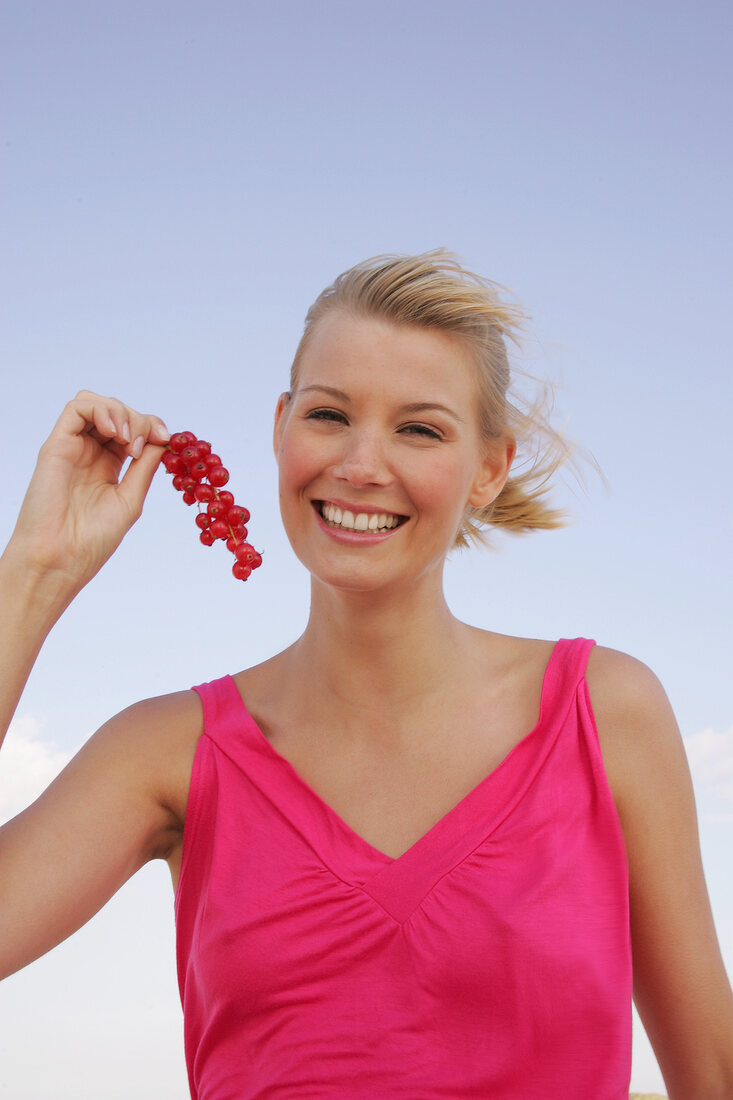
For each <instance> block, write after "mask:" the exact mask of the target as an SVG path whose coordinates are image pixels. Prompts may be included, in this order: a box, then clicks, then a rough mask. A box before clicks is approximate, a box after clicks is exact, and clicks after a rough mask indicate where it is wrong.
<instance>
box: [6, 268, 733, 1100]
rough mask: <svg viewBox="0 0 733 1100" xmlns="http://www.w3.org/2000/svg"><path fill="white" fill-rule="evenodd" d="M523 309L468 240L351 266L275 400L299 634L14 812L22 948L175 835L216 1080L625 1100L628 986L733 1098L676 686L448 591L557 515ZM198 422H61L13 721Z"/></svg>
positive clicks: (31, 536)
mask: <svg viewBox="0 0 733 1100" xmlns="http://www.w3.org/2000/svg"><path fill="white" fill-rule="evenodd" d="M518 319H519V318H518V315H517V313H516V311H515V310H513V309H511V308H509V307H508V306H507V305H506V304H504V303H503V301H502V298H501V296H500V295H499V294H498V293H497V290H496V288H495V287H493V285H492V284H490V283H488V282H487V281H485V280H483V279H480V278H478V277H476V276H474V275H472V274H471V273H469V272H467V271H465V270H464V269H463V268H461V266H460V265H459V264H458V263H457V262H456V261H455V260H453V259H452V258H451V257H450V256H448V255H445V254H442V253H431V254H427V255H424V256H416V257H380V258H377V259H375V260H372V261H368V262H367V263H365V264H361V265H358V266H357V267H355V268H353V269H351V270H350V271H348V272H346V273H345V274H344V275H343V276H341V277H340V278H339V279H338V280H336V282H335V283H334V285H333V286H332V287H329V288H328V289H327V290H326V291H324V293H323V294H322V295H321V296H320V297H319V299H318V300H317V301H316V303H315V305H314V306H313V307H312V309H311V310H310V312H309V314H308V318H307V321H306V328H305V333H304V336H303V339H302V341H301V344H300V346H299V348H298V350H297V353H296V356H295V360H294V364H293V369H292V377H291V380H290V388H289V390H288V392H287V393H284V394H283V395H282V396H281V398H280V400H279V402H278V406H277V410H276V416H275V432H274V446H275V455H276V459H277V463H278V467H279V478H280V504H281V511H282V516H283V521H284V524H285V528H286V530H287V533H288V536H289V538H290V541H291V543H292V546H293V549H294V551H295V553H296V554H297V556H298V557H299V559H300V560H301V562H303V563H304V564H305V566H306V567H307V569H308V570H309V572H310V576H311V608H310V615H309V619H308V622H307V625H306V627H305V630H304V632H303V634H302V635H301V637H300V638H299V639H298V641H296V642H295V643H294V644H293V645H292V646H291V647H290V648H288V649H286V650H285V651H284V652H282V653H279V654H277V655H276V656H274V657H272V658H271V659H270V660H268V661H265V662H264V664H261V665H258V666H257V667H255V668H250V669H246V670H244V671H242V672H239V673H237V674H236V675H234V676H223V677H222V678H221V679H219V680H216V681H214V682H212V683H210V684H205V685H200V686H198V687H197V688H196V690H195V691H190V690H185V691H181V692H180V693H178V694H175V695H171V696H166V697H162V698H156V699H150V700H147V701H145V702H142V703H139V704H137V705H136V706H133V707H132V708H130V709H129V710H127V711H125V712H123V713H122V714H119V715H117V716H116V717H114V718H112V719H111V721H110V722H108V723H107V724H106V725H105V726H104V727H103V728H102V729H101V730H100V731H99V732H98V733H97V734H96V735H95V736H94V737H93V738H92V739H91V740H90V741H89V743H88V744H87V745H86V746H85V747H84V748H83V749H82V751H81V752H80V753H79V755H78V756H77V757H76V758H75V760H73V761H72V763H71V764H70V765H69V766H68V767H67V769H66V770H65V771H64V772H63V773H62V775H61V776H60V777H59V778H58V779H57V780H56V781H55V783H53V785H52V786H51V787H50V788H49V790H48V791H47V792H46V793H45V794H44V795H43V796H42V797H41V798H40V799H39V800H38V801H37V802H36V803H35V804H34V805H33V806H31V807H30V808H29V809H28V810H26V811H25V812H24V813H23V814H21V815H20V816H19V817H17V818H16V819H15V820H13V821H11V822H10V823H9V824H8V825H6V826H5V827H4V828H3V830H2V832H1V833H0V889H2V896H3V905H2V911H1V914H0V920H1V921H2V925H1V929H0V972H1V973H2V974H8V973H11V972H13V971H15V970H17V969H18V968H19V967H22V966H23V965H25V964H26V963H28V962H30V961H31V960H32V959H34V958H36V957H37V956H38V955H40V954H42V953H43V952H45V951H47V950H49V949H50V948H51V947H53V946H54V945H55V944H56V943H58V942H59V941H60V940H62V939H64V937H66V936H68V935H69V934H70V933H72V932H73V931H74V930H75V929H76V928H78V927H79V926H80V925H81V924H83V923H84V922H85V921H86V920H88V919H89V917H91V916H92V914H93V913H95V912H96V911H97V910H98V909H99V908H100V907H101V906H102V905H103V904H104V903H105V901H106V900H107V899H108V898H109V897H110V896H111V895H112V894H113V893H114V892H115V890H117V889H118V887H119V886H120V885H121V884H122V883H123V882H124V881H125V880H126V879H127V878H128V877H129V876H130V875H132V874H133V873H134V872H135V871H136V870H137V869H138V868H139V867H140V866H141V865H142V864H144V863H145V862H146V861H148V860H150V859H155V858H159V859H166V860H167V861H168V863H169V865H170V868H171V873H172V876H173V882H174V885H175V887H176V890H177V893H176V922H177V938H178V964H179V981H180V987H181V996H182V1001H183V1007H184V1020H185V1041H186V1056H187V1063H188V1071H189V1080H190V1086H191V1095H192V1097H194V1098H197V1100H244V1098H255V1097H257V1098H272V1100H276V1098H277V1100H285V1098H288V1100H295V1098H298V1100H302V1098H304V1097H314V1098H316V1097H317V1098H319V1100H323V1098H326V1097H338V1098H340V1100H343V1098H346V1097H348V1098H357V1097H358V1098H367V1097H369V1098H373V1097H375V1096H379V1097H395V1098H397V1097H400V1098H410V1100H433V1098H438V1097H440V1098H449V1097H450V1098H455V1097H492V1098H497V1100H517V1098H519V1097H521V1098H522V1100H533V1098H536V1100H552V1098H559V1097H562V1098H563V1100H568V1098H577V1100H581V1098H582V1100H588V1098H589V1097H591V1096H592V1097H593V1098H594V1100H621V1098H622V1097H623V1098H624V1100H626V1097H627V1096H628V1088H629V1076H630V1041H631V1040H630V1036H631V1016H630V1013H631V1000H632V992H633V995H634V996H635V998H636V1002H637V1004H638V1007H639V1010H640V1012H641V1015H642V1018H643V1020H644V1023H645V1025H646V1028H647V1030H648V1033H649V1035H650V1037H651V1040H652V1043H653V1045H654V1049H655V1052H656V1054H657V1057H658V1059H659V1062H660V1065H661V1068H662V1071H663V1074H664V1076H665V1081H666V1083H667V1086H668V1089H669V1094H670V1097H673V1098H675V1100H701V1098H706V1100H714V1098H720V1100H722V1098H723V1097H730V1096H731V1095H733V1000H732V998H731V991H730V987H729V984H728V981H727V978H726V974H725V971H724V968H723V964H722V961H721V957H720V953H719V949H718V945H717V940H716V935H715V930H714V927H713V922H712V917H711V913H710V907H709V903H708V899H707V894H706V889H705V884H704V880H703V874H702V868H701V861H700V853H699V848H698V841H697V829H696V821H695V809H694V802H693V796H692V791H691V785H690V779H689V775H688V771H687V767H686V763H685V755H684V751H683V748H682V744H681V740H680V737H679V734H678V731H677V728H676V725H675V721H674V718H673V716H672V714H671V712H670V708H669V705H668V703H667V701H666V698H665V696H664V693H663V691H662V689H661V687H660V686H659V684H658V682H657V681H656V679H655V678H654V676H653V675H652V673H651V672H649V670H648V669H646V668H645V667H644V666H642V665H640V664H639V663H638V662H637V661H635V660H633V659H632V658H630V657H627V656H625V655H624V654H621V653H617V652H613V651H610V650H605V649H602V648H600V647H598V646H595V645H594V644H593V642H592V641H590V640H585V639H574V640H561V641H559V642H556V643H553V642H549V641H537V640H530V639H526V638H515V637H507V636H503V635H499V634H495V633H492V632H491V631H489V630H479V629H477V628H475V627H471V626H467V625H466V624H464V623H462V622H460V621H458V620H457V619H456V618H455V617H454V616H453V615H452V613H451V611H450V610H449V608H448V606H447V603H446V600H445V597H444V593H443V587H442V573H443V565H444V562H445V560H446V556H447V555H448V554H449V552H450V551H451V550H452V549H453V547H454V546H455V545H461V544H465V543H466V542H469V541H476V540H477V539H480V538H481V536H482V533H483V532H484V531H486V530H487V529H488V528H490V526H491V525H494V526H505V527H510V528H513V529H514V530H518V531H531V530H533V529H535V528H540V527H552V526H555V525H556V524H557V522H558V517H557V516H556V515H555V514H554V513H553V512H552V511H551V510H550V509H549V508H548V506H547V504H546V503H545V497H544V492H545V489H546V487H547V480H548V477H550V476H551V473H552V472H553V470H554V468H555V467H556V466H557V464H558V462H559V461H560V460H561V458H562V457H563V455H562V452H563V445H562V441H561V440H560V439H559V438H558V437H557V436H556V435H555V434H554V433H553V432H552V429H551V428H550V427H549V426H548V425H547V424H546V422H545V421H543V420H542V418H541V417H539V415H537V414H532V413H527V412H524V413H521V412H520V411H519V410H518V409H517V408H516V407H514V406H513V405H512V403H511V401H510V399H509V397H508V390H509V383H510V377H509V365H508V359H507V353H506V346H505V345H506V341H507V340H511V339H513V337H514V334H515V329H516V325H517V322H518ZM167 439H168V433H167V430H166V428H165V426H164V424H163V422H162V421H161V420H159V419H158V418H156V417H153V416H148V415H142V414H140V413H138V412H136V411H135V410H134V409H131V408H130V407H128V406H127V405H125V404H124V403H122V402H121V401H118V400H113V399H110V398H104V397H100V396H97V395H94V394H91V393H86V392H85V393H81V394H79V395H78V396H77V397H76V398H75V399H74V400H73V401H72V402H70V404H69V405H68V406H67V407H66V409H65V410H64V412H63V413H62V415H61V418H60V419H59V421H58V424H57V425H56V427H55V428H54V430H53V432H52V434H51V436H50V438H49V439H48V441H47V442H46V443H45V444H44V446H43V448H42V450H41V453H40V456H39V461H38V466H37V469H36V472H35V474H34V476H33V480H32V482H31V485H30V488H29V490H28V494H27V496H26V499H25V501H24V504H23V507H22V510H21V514H20V518H19V520H18V524H17V527H16V530H15V532H14V534H13V537H12V539H11V541H10V544H9V546H8V548H7V550H6V552H5V554H4V556H3V558H2V561H1V563H0V586H1V591H2V606H3V610H4V615H3V638H2V647H3V649H2V673H3V697H2V699H3V709H4V722H5V726H7V723H8V722H9V721H10V718H11V716H12V713H13V711H14V709H15V706H16V704H17V701H18V698H19V697H20V694H21V692H22V690H23V685H24V683H25V680H26V678H27V676H28V673H29V671H30V669H31V667H32V664H33V662H34V659H35V657H36V655H37V653H38V651H39V649H40V647H41V645H42V643H43V641H44V639H45V637H46V634H47V633H48V631H49V630H50V628H51V626H52V625H53V623H54V622H55V621H56V620H57V619H58V617H59V616H60V615H61V614H62V612H63V610H64V609H65V607H66V606H67V605H68V604H69V602H70V601H71V600H72V599H73V598H74V596H75V595H76V594H77V593H78V592H79V590H80V589H81V588H82V587H83V586H84V585H85V584H86V583H87V581H88V580H89V579H90V578H91V577H92V576H93V575H94V574H95V573H96V572H97V570H98V569H100V568H101V566H102V565H103V564H104V562H105V561H106V560H107V559H108V558H109V556H110V555H111V554H112V553H113V552H114V550H115V548H116V547H117V545H118V544H119V542H120V540H121V539H122V537H123V536H124V534H125V532H126V531H127V529H128V528H129V527H130V526H131V525H132V523H134V521H135V520H136V518H137V517H138V516H139V514H140V511H141V509H142V505H143V501H144V498H145V494H146V492H147V489H148V487H149V485H150V483H151V480H152V478H153V476H154V473H155V470H156V467H157V465H158V463H159V461H160V457H161V455H162V454H163V450H164V446H165V443H166V441H167ZM517 452H519V453H520V454H521V455H524V456H527V455H530V456H533V461H530V462H529V464H527V463H526V462H525V464H524V465H523V466H522V472H521V473H519V474H518V475H516V476H515V475H514V473H513V470H514V469H516V464H515V456H516V454H517ZM128 457H129V458H132V462H131V464H130V466H129V468H128V469H127V472H126V473H125V474H124V477H122V479H121V480H118V479H119V477H120V473H121V470H122V467H123V465H124V462H125V460H126V459H127V458H128ZM184 825H185V829H184ZM632 953H633V964H634V965H633V975H632Z"/></svg>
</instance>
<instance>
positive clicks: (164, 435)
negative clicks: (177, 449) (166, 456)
mask: <svg viewBox="0 0 733 1100" xmlns="http://www.w3.org/2000/svg"><path fill="white" fill-rule="evenodd" d="M155 426H156V429H157V434H158V437H159V439H162V440H163V441H164V442H165V443H167V442H168V440H169V439H170V437H171V433H170V432H169V431H168V429H167V428H166V426H165V424H164V423H163V421H162V420H159V421H158V423H157V424H156V425H155Z"/></svg>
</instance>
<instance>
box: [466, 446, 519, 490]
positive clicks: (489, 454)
mask: <svg viewBox="0 0 733 1100" xmlns="http://www.w3.org/2000/svg"><path fill="white" fill-rule="evenodd" d="M516 453H517V443H516V440H515V439H514V438H513V436H502V438H501V439H497V440H496V442H495V443H492V444H491V446H490V447H488V448H487V451H486V454H485V455H484V457H483V460H482V462H481V467H480V469H479V472H478V474H477V475H476V478H475V480H474V482H473V485H472V487H471V492H470V494H469V497H468V501H467V503H468V504H470V505H471V507H472V508H486V506H487V505H488V504H491V502H492V501H494V500H496V498H497V497H498V495H499V493H500V492H501V490H502V489H503V488H504V486H505V484H506V480H507V478H508V477H509V471H510V469H511V466H512V462H513V461H514V456H515V454H516Z"/></svg>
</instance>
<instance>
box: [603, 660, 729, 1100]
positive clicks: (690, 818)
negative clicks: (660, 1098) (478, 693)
mask: <svg viewBox="0 0 733 1100" xmlns="http://www.w3.org/2000/svg"><path fill="white" fill-rule="evenodd" d="M587 681H588V688H589V691H590V695H591V700H592V703H593V710H594V713H595V716H596V721H597V725H598V732H599V737H600V741H601V749H602V752H603V758H604V762H605V765H606V771H607V773H608V778H609V782H610V784H611V789H612V791H613V794H614V798H615V801H616V806H617V808H618V811H619V816H620V819H621V825H622V828H623V832H624V838H625V841H626V849H627V853H628V858H629V875H630V904H631V939H632V949H633V959H634V1000H635V1002H636V1006H637V1008H638V1010H639V1015H640V1016H641V1019H642V1022H643V1023H644V1027H645V1028H646V1031H647V1034H648V1035H649V1038H650V1040H651V1043H652V1046H653V1048H654V1053H655V1054H656V1056H657V1060H658V1062H659V1066H660V1069H661V1071H662V1074H663V1076H664V1081H665V1084H666V1086H667V1089H668V1090H669V1095H670V1100H725V1098H727V1100H730V1098H731V1097H733V994H731V987H730V984H729V982H728V978H727V976H726V972H725V966H724V964H723V960H722V957H721V954H720V948H719V946H718V940H717V936H716V933H715V926H714V924H713V916H712V912H711V909H710V902H709V899H708V893H707V888H706V886H705V879H704V876H703V869H702V859H701V856H700V844H699V838H698V830H697V815H696V811H695V799H694V795H693V791H692V782H691V779H690V772H689V768H688V766H687V758H686V755H685V750H684V746H683V744H682V738H681V737H680V733H679V730H678V728H677V723H676V721H675V718H674V715H673V713H672V709H671V707H670V705H669V701H668V700H667V697H666V695H665V693H664V691H663V689H662V687H661V685H660V684H659V681H658V680H657V679H656V677H655V676H654V675H653V673H651V672H650V670H649V669H648V668H646V666H644V665H643V664H641V663H640V662H639V661H635V660H634V659H633V658H631V657H627V656H626V655H625V654H623V653H617V652H615V651H613V650H608V649H600V648H597V647H596V648H595V649H594V650H593V651H592V652H591V656H590V660H589V662H588V673H587Z"/></svg>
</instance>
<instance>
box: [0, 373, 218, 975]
mask: <svg viewBox="0 0 733 1100" xmlns="http://www.w3.org/2000/svg"><path fill="white" fill-rule="evenodd" d="M167 438H168V432H167V430H166V428H165V425H164V424H163V423H162V421H160V420H159V419H158V418H156V417H151V416H144V415H142V414H140V413H138V412H136V411H135V410H133V409H131V408H129V407H128V406H126V405H124V404H122V403H121V402H119V401H114V400H112V399H109V398H103V397H99V396H97V395H95V394H91V393H86V392H84V393H80V394H79V395H78V396H77V397H76V398H75V400H74V401H71V402H70V403H69V404H68V405H67V406H66V408H65V409H64V411H63V413H62V415H61V417H60V418H59V420H58V422H57V424H56V426H55V427H54V429H53V431H52V433H51V435H50V437H49V439H48V440H47V441H46V443H45V444H44V445H43V447H42V448H41V452H40V454H39V458H38V463H37V466H36V470H35V472H34V475H33V478H32V481H31V484H30V486H29V488H28V492H27V494H26V497H25V500H24V502H23V506H22V509H21V512H20V516H19V518H18V522H17V525H16V528H15V531H14V533H13V535H12V538H11V540H10V543H9V544H8V547H7V549H6V551H5V553H4V554H3V556H2V558H1V559H0V607H1V608H2V616H1V618H0V718H1V720H2V726H1V728H0V735H2V736H4V734H5V731H6V729H7V726H8V724H9V722H10V719H11V717H12V715H13V713H14V711H15V708H16V706H17V703H18V699H19V698H20V695H21V692H22V690H23V687H24V685H25V682H26V679H27V677H28V674H29V672H30V670H31V668H32V666H33V662H34V660H35V658H36V656H37V654H38V652H39V650H40V648H41V646H42V644H43V642H44V640H45V638H46V636H47V634H48V632H49V631H50V629H51V628H52V626H53V624H54V623H55V622H56V621H57V619H58V618H59V616H60V615H61V614H62V612H63V611H64V609H65V608H66V607H67V606H68V604H69V603H70V602H71V600H72V599H73V598H74V596H75V595H76V594H77V593H78V592H79V591H80V590H81V589H82V588H83V587H84V585H85V584H86V583H87V582H88V581H89V580H90V579H91V578H92V577H93V576H94V575H95V573H97V571H98V570H99V569H100V568H101V566H102V565H103V564H104V562H105V561H106V560H107V559H108V558H109V557H110V556H111V554H112V553H113V552H114V550H115V549H116V548H117V546H118V545H119V543H120V541H121V540H122V538H123V537H124V535H125V533H126V532H127V531H128V530H129V528H130V527H131V526H132V524H133V523H134V522H135V521H136V519H137V518H138V517H139V515H140V513H141V511H142V507H143V502H144V499H145V495H146V493H147V491H148V488H149V486H150V483H151V481H152V478H153V475H154V473H155V470H156V467H157V465H158V463H159V461H160V456H161V453H162V446H161V445H162V444H163V443H164V442H165V440H166V439H167ZM128 458H131V459H132V461H131V463H130V465H129V466H128V468H127V469H126V470H125V472H124V475H123V476H121V475H122V470H123V467H124V465H125V461H126V460H127V459H128ZM199 725H200V714H199V710H198V704H197V701H196V699H195V697H193V696H192V693H190V692H184V693H182V694H181V695H180V696H169V697H167V698H165V699H159V700H151V701H149V702H147V703H142V704H138V705H137V706H135V707H132V708H130V710H128V711H126V712H124V713H123V714H121V715H119V716H118V717H117V718H115V719H113V720H112V721H111V722H110V723H108V724H107V725H106V726H105V727H103V729H102V730H100V731H99V733H98V734H96V735H95V736H94V737H93V738H92V739H91V740H90V742H89V743H88V744H87V745H86V746H85V747H84V749H82V751H81V752H80V753H79V755H78V756H77V757H76V758H75V759H74V760H73V761H72V762H71V763H70V764H69V766H68V767H67V768H66V769H65V770H64V772H63V773H62V774H61V776H59V778H58V779H57V780H56V781H55V782H54V783H53V784H52V785H51V787H50V788H49V789H48V791H47V792H46V793H45V794H44V795H42V796H41V798H40V799H38V801H37V802H35V803H34V804H33V806H31V807H29V808H28V809H27V810H26V811H24V812H23V813H21V814H19V815H18V817H16V818H15V819H14V820H13V821H10V822H8V823H7V824H6V825H5V826H3V828H2V829H0V977H2V976H5V975H7V974H9V973H11V972H12V971H14V970H17V969H18V968H19V967H20V966H23V965H25V964H26V963H28V962H30V961H31V960H32V959H33V958H36V957H37V956H38V955H40V954H42V953H43V952H44V951H47V950H48V949H49V948H50V947H52V946H53V945H54V944H56V943H58V942H59V941H60V940H62V939H63V938H65V937H66V936H68V935H69V934H70V933H71V932H73V931H75V929H76V928H78V927H80V926H81V925H82V924H83V923H84V922H85V921H86V920H88V919H89V917H91V916H92V915H93V914H94V913H95V912H96V911H97V910H98V909H99V908H100V906H101V905H102V904H103V903H104V902H105V901H106V900H107V899H108V898H109V897H110V896H111V894H112V893H114V891H115V890H116V889H117V888H118V887H119V886H120V885H121V884H122V883H123V882H124V881H125V880H126V879H127V878H128V877H129V876H130V875H131V874H132V873H133V872H134V871H135V870H136V869H137V868H138V867H140V866H141V865H142V863H144V862H145V861H146V860H148V859H150V858H153V857H154V856H158V855H167V854H168V852H169V850H170V849H172V848H173V847H174V846H175V837H176V835H177V833H178V831H179V830H180V824H181V821H182V815H183V812H184V810H185V791H186V789H187V779H186V774H185V773H186V766H187V764H188V766H189V767H190V753H189V756H188V759H187V758H186V755H185V753H182V752H181V745H182V744H185V745H187V746H190V745H192V744H194V743H195V738H196V735H197V731H198V727H199ZM153 734H154V736H153ZM182 737H183V738H184V740H183V742H182V740H181V738H182ZM186 738H187V740H186Z"/></svg>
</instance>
